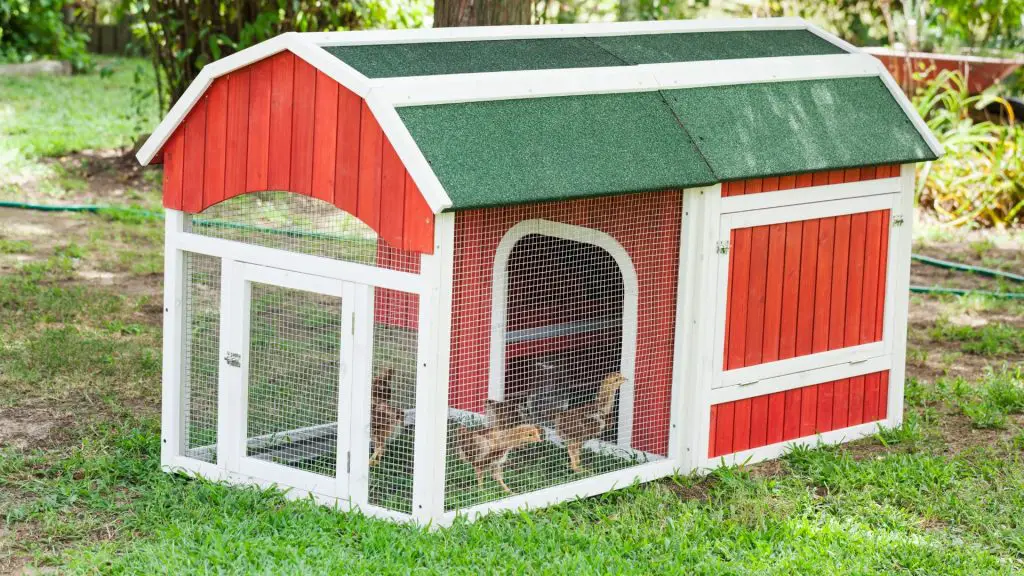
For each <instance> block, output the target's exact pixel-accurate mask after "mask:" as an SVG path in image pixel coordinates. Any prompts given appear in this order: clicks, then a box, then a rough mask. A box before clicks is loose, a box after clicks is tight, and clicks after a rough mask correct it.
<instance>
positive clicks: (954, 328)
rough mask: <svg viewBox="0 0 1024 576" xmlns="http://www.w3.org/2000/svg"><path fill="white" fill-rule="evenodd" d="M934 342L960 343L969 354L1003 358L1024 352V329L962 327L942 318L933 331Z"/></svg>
mask: <svg viewBox="0 0 1024 576" xmlns="http://www.w3.org/2000/svg"><path fill="white" fill-rule="evenodd" d="M931 337H932V339H934V340H938V341H943V342H959V343H960V349H961V350H963V351H964V352H966V353H967V354H977V355H980V356H1003V355H1006V354H1015V353H1021V352H1024V329H1021V328H1016V327H1014V326H1011V325H1008V324H1002V323H992V324H985V325H984V326H962V325H957V324H953V323H951V322H950V321H949V320H947V319H945V318H940V319H939V320H938V321H937V322H936V323H935V326H934V327H933V328H932V330H931Z"/></svg>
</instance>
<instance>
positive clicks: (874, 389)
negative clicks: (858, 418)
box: [862, 374, 880, 422]
mask: <svg viewBox="0 0 1024 576" xmlns="http://www.w3.org/2000/svg"><path fill="white" fill-rule="evenodd" d="M879 383H880V380H879V376H878V374H868V375H867V376H865V377H864V417H863V418H862V420H863V421H864V422H873V421H875V420H878V419H879V416H878V388H879Z"/></svg>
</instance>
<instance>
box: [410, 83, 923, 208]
mask: <svg viewBox="0 0 1024 576" xmlns="http://www.w3.org/2000/svg"><path fill="white" fill-rule="evenodd" d="M397 110H398V114H399V116H400V117H401V118H402V120H403V122H404V123H405V124H406V127H407V128H408V130H409V132H410V134H411V135H412V137H413V139H414V140H415V141H416V143H417V145H418V146H419V148H420V150H421V151H422V153H423V155H424V156H425V157H426V159H427V161H428V162H429V163H430V165H431V167H432V168H433V170H434V172H435V174H436V175H437V177H438V179H439V180H440V182H441V184H442V186H444V188H445V191H446V192H447V193H448V196H449V198H450V199H451V201H452V209H455V210H462V209H470V208H482V207H491V206H501V205H509V204H520V203H527V202H539V201H550V200H567V199H573V198H584V197H590V196H600V195H607V194H617V193H628V192H643V191H652V190H664V189H669V188H686V187H694V186H704V185H708V184H713V183H716V182H721V181H725V180H734V179H743V178H755V177H764V176H776V175H785V174H791V173H797V172H807V171H813V170H833V169H839V168H850V167H855V166H863V165H871V164H890V163H902V162H915V161H923V160H930V159H934V158H935V155H934V154H933V153H932V151H931V150H930V149H929V147H928V144H927V143H926V142H925V141H924V139H923V138H922V137H921V135H920V134H919V133H918V132H917V130H916V129H915V128H914V126H913V125H912V124H911V121H910V119H909V118H908V117H907V115H906V114H905V113H904V112H903V110H902V109H901V108H900V106H899V104H898V103H897V102H896V101H895V100H894V98H893V97H892V95H891V94H890V93H889V91H888V89H887V88H886V87H885V85H884V84H883V83H882V81H881V79H879V78H877V77H863V78H845V79H823V80H806V81H793V82H779V83H772V84H745V85H732V86H715V87H704V88H687V89H681V90H665V91H661V92H641V93H624V94H622V93H620V94H599V95H586V96H560V97H548V98H533V99H515V100H499V101H487V102H469V103H456V104H435V105H428V106H412V107H404V108H398V109H397Z"/></svg>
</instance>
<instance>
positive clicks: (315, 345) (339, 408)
mask: <svg viewBox="0 0 1024 576" xmlns="http://www.w3.org/2000/svg"><path fill="white" fill-rule="evenodd" d="M235 266H236V271H237V272H238V274H237V275H236V278H237V280H235V281H233V282H232V284H233V286H232V289H231V296H230V300H229V301H228V302H225V306H226V307H227V308H228V309H229V311H230V314H231V317H230V322H229V324H230V325H231V326H233V327H234V330H231V331H230V332H231V333H230V334H228V336H229V338H228V341H229V344H228V346H227V347H226V349H225V352H224V354H225V359H224V361H225V362H226V363H227V364H228V365H229V366H231V367H235V368H237V369H236V370H229V371H227V372H228V374H229V377H230V375H231V374H234V375H235V377H236V378H237V380H238V381H237V386H238V388H237V390H238V394H237V395H234V398H235V400H236V401H237V404H238V405H237V406H222V410H223V411H224V412H226V413H228V414H229V415H233V416H235V417H234V418H232V417H228V418H226V419H224V420H225V422H226V423H225V428H226V429H224V430H223V433H224V434H225V436H224V437H225V438H231V439H232V440H233V441H232V448H233V451H234V452H235V453H234V454H229V458H228V461H227V465H228V467H229V469H231V468H233V469H234V470H233V471H237V472H239V473H241V474H245V475H247V476H250V477H252V478H254V479H257V480H261V481H265V482H273V483H277V484H279V485H282V486H289V487H294V488H298V489H302V490H308V491H310V492H315V493H317V494H321V495H324V496H329V497H339V498H347V497H348V494H349V483H348V455H349V449H350V433H351V418H350V417H351V413H352V410H351V405H352V402H353V398H352V388H353V386H352V381H353V375H354V374H357V373H359V370H356V369H354V368H356V367H355V366H354V359H355V358H357V355H356V354H355V345H356V338H355V327H356V326H357V325H358V324H359V321H358V318H356V314H357V313H359V314H365V313H367V311H366V309H365V307H360V306H358V305H357V303H358V302H359V301H360V298H366V295H365V294H366V291H367V288H366V287H365V286H361V285H356V284H351V283H346V282H340V281H337V280H332V279H328V278H323V277H320V276H313V275H309V274H300V273H295V272H289V271H285V270H279V269H275V268H267V267H262V266H255V265H251V264H241V263H238V264H235ZM360 308H362V309H360ZM228 401H229V402H230V400H228Z"/></svg>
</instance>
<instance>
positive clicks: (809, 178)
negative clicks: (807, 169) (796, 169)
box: [796, 174, 814, 188]
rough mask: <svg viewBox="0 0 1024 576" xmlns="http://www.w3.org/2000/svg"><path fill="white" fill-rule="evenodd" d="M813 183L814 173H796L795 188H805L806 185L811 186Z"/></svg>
mask: <svg viewBox="0 0 1024 576" xmlns="http://www.w3.org/2000/svg"><path fill="white" fill-rule="evenodd" d="M813 185H814V175H813V174H798V175H797V177H796V187H797V188H807V187H808V186H813Z"/></svg>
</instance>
